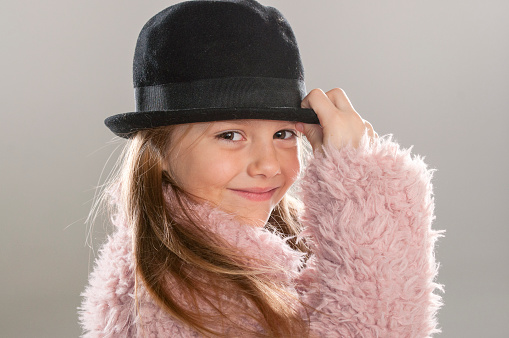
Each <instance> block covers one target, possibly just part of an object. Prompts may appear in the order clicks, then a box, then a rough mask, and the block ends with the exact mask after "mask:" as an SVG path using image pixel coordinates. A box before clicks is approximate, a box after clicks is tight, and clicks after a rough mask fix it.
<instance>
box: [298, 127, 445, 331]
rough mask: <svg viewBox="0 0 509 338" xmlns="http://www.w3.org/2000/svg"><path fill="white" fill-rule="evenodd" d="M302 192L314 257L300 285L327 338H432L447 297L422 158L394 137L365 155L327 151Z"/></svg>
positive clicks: (315, 327) (366, 145) (312, 166)
mask: <svg viewBox="0 0 509 338" xmlns="http://www.w3.org/2000/svg"><path fill="white" fill-rule="evenodd" d="M324 150H325V152H324V154H321V153H317V154H315V158H313V159H312V160H310V162H309V164H308V167H307V168H306V171H305V173H304V176H303V178H302V183H301V198H302V200H303V202H304V205H305V211H304V213H303V215H302V222H303V224H304V226H305V230H304V231H303V233H302V234H301V236H303V237H305V238H307V240H308V241H309V242H310V243H311V247H312V250H313V253H314V255H313V256H312V257H311V258H310V260H309V261H308V263H307V266H306V268H305V269H304V270H303V271H302V273H301V275H300V277H299V280H298V285H301V286H300V290H299V291H300V292H301V295H302V298H303V300H304V302H306V303H308V304H309V305H311V306H313V307H314V308H315V309H316V311H313V312H311V316H310V319H311V330H312V332H314V333H316V334H318V335H319V336H325V337H428V336H430V335H431V334H432V333H434V332H439V330H438V329H437V322H436V319H435V316H436V312H437V311H438V309H439V307H440V306H441V298H440V297H439V296H438V295H436V294H434V293H433V292H434V291H435V289H437V288H438V289H441V285H439V284H436V283H435V282H434V279H435V277H436V275H437V271H438V266H437V264H436V263H435V259H434V254H433V248H434V243H435V240H436V239H437V238H438V237H439V236H440V235H441V232H440V231H434V230H432V229H431V223H432V221H433V219H434V216H433V208H434V200H433V197H432V184H431V178H432V174H433V172H434V170H433V169H427V166H426V164H425V163H424V162H423V160H422V158H420V157H419V156H414V157H412V156H411V154H410V152H411V148H410V149H406V150H405V149H400V147H399V145H398V144H397V143H395V142H393V141H392V135H386V136H384V137H381V138H379V139H377V140H375V141H374V142H373V143H372V144H370V141H369V138H368V135H367V134H365V135H364V137H363V138H362V140H361V143H360V145H359V147H358V148H354V147H352V146H351V145H350V144H349V145H347V146H345V147H343V148H342V149H339V150H338V149H336V148H332V147H330V146H324Z"/></svg>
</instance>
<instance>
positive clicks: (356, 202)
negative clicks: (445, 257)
mask: <svg viewBox="0 0 509 338" xmlns="http://www.w3.org/2000/svg"><path fill="white" fill-rule="evenodd" d="M324 149H325V155H322V154H318V153H317V154H316V155H315V157H314V158H313V159H310V160H309V162H308V165H307V168H306V170H305V172H304V174H303V177H302V178H301V182H300V186H301V192H300V197H301V200H302V201H303V203H304V206H305V208H304V210H303V211H302V216H301V221H302V223H303V224H304V225H305V230H304V232H303V233H302V234H301V236H305V237H306V238H308V240H309V241H311V244H312V249H313V255H312V256H311V258H310V259H309V260H308V261H307V263H306V265H305V267H304V268H302V266H303V265H302V260H303V255H302V254H301V253H298V252H296V251H294V250H292V249H291V248H290V246H289V245H288V244H287V243H286V241H285V239H283V238H281V237H279V236H278V235H276V234H273V233H271V232H270V231H268V230H266V229H263V228H254V227H251V226H248V225H244V224H239V223H238V222H237V221H236V220H235V219H233V217H232V216H231V215H228V214H226V213H224V212H222V211H220V210H217V209H214V210H210V209H206V210H205V209H202V210H198V211H197V212H199V213H201V216H202V217H204V219H205V221H206V222H207V228H209V229H211V230H212V231H215V232H216V233H217V234H219V235H220V236H221V237H223V238H224V239H225V240H226V241H228V242H229V243H231V244H232V245H234V246H236V247H238V248H239V249H241V250H243V252H246V254H247V255H248V256H251V257H255V258H260V259H265V260H266V261H271V262H273V263H274V264H278V265H282V266H284V267H285V269H286V271H287V273H286V274H285V275H284V276H279V277H278V278H281V280H283V281H285V282H286V283H287V284H288V285H289V290H290V291H291V292H293V293H295V294H297V295H298V296H299V297H300V299H301V300H303V301H304V302H306V303H308V304H310V305H312V306H313V307H315V308H316V309H318V310H320V311H317V312H313V313H311V317H310V320H311V321H310V323H311V333H312V334H313V335H314V336H319V337H412V338H413V337H429V336H431V334H433V333H435V332H439V330H438V329H437V322H436V318H435V315H436V312H437V310H438V309H439V307H440V305H441V299H440V297H439V296H438V295H436V294H434V293H433V292H434V291H435V289H437V288H438V289H440V288H441V286H440V285H439V284H436V283H435V282H434V279H435V277H436V274H437V264H436V263H435V259H434V254H433V248H434V243H435V240H436V239H437V238H438V237H439V236H440V233H441V232H440V231H435V230H432V229H431V223H432V221H433V219H434V216H433V208H434V201H433V197H432V184H431V178H432V174H433V169H428V168H427V166H426V164H425V163H424V162H423V160H422V158H420V157H419V156H411V148H410V149H400V146H399V145H398V144H397V143H395V142H394V141H392V139H391V136H390V135H388V136H386V137H381V138H379V139H378V140H376V141H375V142H373V143H372V144H370V143H369V139H368V138H367V134H365V135H364V138H363V139H362V140H361V143H360V145H359V147H358V148H353V147H352V146H351V145H348V146H346V147H343V148H342V149H341V150H337V149H333V148H330V147H328V146H326V147H324ZM113 221H114V223H115V225H116V231H115V233H114V234H113V235H112V236H110V237H109V239H108V241H107V243H106V244H105V245H104V246H103V247H102V249H101V251H100V255H99V257H98V259H97V261H96V264H95V267H94V271H93V272H92V273H91V275H90V279H89V286H88V287H87V288H86V290H85V291H84V292H83V294H82V295H83V297H84V299H83V303H82V306H81V308H80V311H79V315H80V322H81V325H82V326H83V328H84V331H85V333H84V337H137V336H139V337H199V336H200V335H199V334H198V333H197V332H195V331H193V330H192V329H191V328H189V327H187V326H185V325H183V324H182V323H180V322H179V321H178V320H176V319H174V318H172V317H171V316H169V315H168V314H167V313H165V312H164V311H163V310H161V309H160V308H159V307H158V305H157V304H155V302H154V301H152V299H151V297H150V295H149V294H148V292H147V291H146V290H145V289H144V288H143V287H142V288H140V289H139V290H138V294H137V296H138V299H139V304H138V309H136V306H135V302H134V292H135V285H134V273H133V271H134V262H133V256H132V248H131V234H130V232H129V228H128V226H127V225H126V224H125V222H124V221H123V219H122V217H117V218H114V220H113ZM225 336H235V334H234V333H231V332H230V333H229V332H227V331H225Z"/></svg>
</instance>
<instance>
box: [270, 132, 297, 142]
mask: <svg viewBox="0 0 509 338" xmlns="http://www.w3.org/2000/svg"><path fill="white" fill-rule="evenodd" d="M294 136H297V133H295V132H293V131H291V130H280V131H278V132H276V133H275V134H274V138H276V139H281V140H287V139H289V138H292V137H294Z"/></svg>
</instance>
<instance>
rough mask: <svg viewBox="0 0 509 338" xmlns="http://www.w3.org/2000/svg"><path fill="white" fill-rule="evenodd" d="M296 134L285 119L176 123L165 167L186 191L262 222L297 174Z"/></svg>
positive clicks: (292, 124)
mask: <svg viewBox="0 0 509 338" xmlns="http://www.w3.org/2000/svg"><path fill="white" fill-rule="evenodd" d="M297 133H298V132H297V130H296V128H295V123H294V122H288V121H269V120H233V121H220V122H212V123H195V124H191V125H179V126H177V127H176V130H175V131H174V133H173V134H172V142H171V143H172V144H173V145H174V148H172V149H171V150H170V151H169V155H170V156H169V159H170V160H169V163H168V168H169V170H170V172H171V173H172V174H173V176H174V177H175V179H176V181H177V183H178V184H180V185H181V187H182V188H184V190H185V191H187V192H189V193H191V194H192V195H194V196H196V197H198V198H203V199H205V200H207V201H209V202H212V203H213V204H215V205H217V206H218V207H220V208H221V209H223V210H225V211H227V212H232V213H234V214H236V215H238V216H239V217H241V218H243V219H244V220H245V221H248V222H249V223H252V224H256V225H259V226H263V225H265V223H266V222H267V220H268V218H269V216H270V214H271V212H272V209H273V208H274V207H275V206H276V205H277V203H278V202H279V201H280V200H281V199H282V198H283V196H284V195H285V193H286V192H287V191H288V189H289V188H290V187H291V186H292V184H293V183H294V182H295V180H296V179H297V176H298V174H299V171H300V162H299V140H298V138H299V136H297Z"/></svg>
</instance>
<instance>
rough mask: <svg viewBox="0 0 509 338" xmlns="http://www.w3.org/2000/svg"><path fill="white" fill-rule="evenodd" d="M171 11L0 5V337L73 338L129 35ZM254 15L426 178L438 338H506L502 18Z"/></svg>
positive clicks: (344, 1)
mask: <svg viewBox="0 0 509 338" xmlns="http://www.w3.org/2000/svg"><path fill="white" fill-rule="evenodd" d="M174 3H176V1H160V0H157V1H156V0H152V1H126V0H122V1H120V0H109V1H97V0H87V1H84V0H81V1H68V0H47V1H27V0H18V1H3V2H2V3H1V5H0V13H1V14H0V19H1V20H0V28H1V29H0V31H1V33H0V34H1V35H0V36H1V41H0V46H1V48H2V52H1V55H0V58H1V63H0V64H1V66H0V67H1V77H0V81H1V82H0V83H1V88H0V95H1V115H0V116H1V120H0V129H1V132H0V140H1V147H2V149H3V150H2V153H3V155H2V158H1V160H0V166H1V167H0V170H1V175H0V177H1V203H0V207H1V215H2V220H1V235H0V250H1V251H0V252H1V266H0V271H1V277H0V283H1V287H0V304H1V305H0V306H1V308H0V336H1V337H76V336H78V335H79V334H80V328H79V326H78V324H77V314H76V312H77V307H78V306H79V304H80V301H81V299H80V292H81V291H83V289H84V287H85V284H86V283H87V277H88V273H89V272H90V271H91V268H92V262H93V259H94V255H95V254H96V252H97V247H98V246H99V245H100V244H101V243H103V241H104V238H105V233H106V232H107V231H109V230H111V229H110V228H109V227H108V226H107V225H104V224H103V223H104V222H103V220H99V221H98V223H97V224H96V226H95V228H94V231H93V232H92V236H91V238H92V240H93V241H92V244H93V245H92V247H93V249H91V248H90V247H88V246H87V245H86V240H87V235H88V229H87V226H86V225H85V224H84V220H85V218H86V217H87V214H88V212H89V210H90V208H91V205H92V199H93V196H94V192H95V187H96V186H97V185H98V183H99V182H100V177H101V175H102V177H103V178H104V177H105V176H106V175H107V172H108V171H109V170H110V168H111V166H112V164H113V163H114V162H115V158H112V159H110V160H109V162H108V164H106V165H105V163H106V162H107V160H108V158H109V157H110V154H111V153H112V152H114V151H115V149H116V148H118V147H119V146H121V145H123V144H124V141H123V140H114V139H113V134H112V133H110V131H109V130H108V129H107V128H106V127H105V126H104V125H103V120H104V118H106V117H107V116H110V115H113V114H117V113H123V112H128V111H132V110H133V107H134V99H133V88H132V57H133V53H134V47H135V43H136V39H137V36H138V33H139V31H140V30H141V28H142V26H143V25H144V23H145V22H146V21H147V20H148V19H149V18H150V17H152V16H153V15H154V14H156V13H157V12H159V11H160V10H162V9H164V8H166V7H167V6H169V5H172V4H174ZM262 3H263V4H265V5H271V6H274V7H276V8H278V9H280V10H281V12H282V13H283V14H284V15H285V17H286V18H287V19H288V20H289V22H290V24H291V25H292V27H293V29H294V32H295V34H296V36H297V41H298V43H299V47H300V51H301V55H302V60H303V63H304V67H305V70H306V84H307V90H308V91H310V90H311V89H313V88H316V87H319V88H322V89H323V90H325V91H326V90H329V89H331V88H333V87H341V88H343V89H344V90H345V91H346V93H347V94H348V96H349V97H350V100H351V101H352V103H353V105H354V107H355V108H356V110H357V111H358V112H359V114H361V116H362V117H363V118H365V119H367V120H368V121H370V122H371V123H372V124H373V126H374V128H375V130H376V131H377V132H378V133H379V134H380V135H382V134H387V133H392V134H394V137H395V139H396V141H398V142H399V143H400V144H401V145H402V146H404V147H410V146H411V145H414V148H413V153H414V154H419V155H422V156H425V157H426V158H425V161H426V163H427V164H428V166H429V167H431V168H436V169H438V171H436V172H435V174H434V181H433V183H434V193H435V202H436V208H435V212H436V216H437V218H436V220H435V221H434V223H433V226H434V228H436V229H446V230H447V233H446V237H445V238H442V239H440V240H439V241H438V245H437V249H436V257H437V260H438V261H439V262H440V264H441V266H440V274H439V278H438V282H439V283H443V284H445V290H446V291H445V294H443V296H444V301H445V306H444V307H443V308H442V310H441V311H440V313H439V322H440V326H441V328H442V329H443V333H442V334H441V335H438V336H440V337H500V336H501V335H502V334H503V333H507V332H509V320H508V318H509V283H508V281H509V269H508V265H509V263H508V259H509V247H508V245H507V242H508V239H509V226H508V225H509V224H508V210H509V207H508V204H509V198H508V190H509V189H508V187H509V184H508V181H509V180H508V175H507V173H508V172H509V168H508V155H509V154H508V151H507V148H508V146H509V142H508V135H507V128H506V125H507V123H508V114H509V110H508V98H509V95H508V90H509V80H508V79H509V46H508V43H509V29H508V28H509V25H508V23H509V21H508V20H507V13H509V2H508V1H506V0H499V1H495V0H488V1H480V0H479V1H472V0H427V1H424V0H420V1H409V0H392V1H380V0H377V1H375V0H371V1H358V0H356V1H353V0H329V1H325V0H324V1H320V0H315V1H310V0H308V1H297V0H265V1H264V0H262ZM117 154H118V150H117V152H115V155H114V157H115V156H116V155H117ZM103 169H104V172H103Z"/></svg>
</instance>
